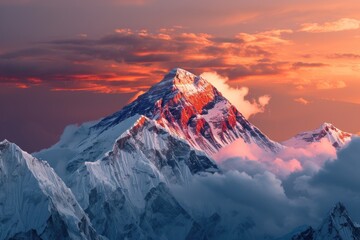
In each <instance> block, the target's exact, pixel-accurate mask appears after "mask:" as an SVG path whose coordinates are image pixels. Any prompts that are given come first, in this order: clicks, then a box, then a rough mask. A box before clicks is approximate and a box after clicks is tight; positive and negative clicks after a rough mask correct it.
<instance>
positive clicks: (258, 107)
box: [200, 72, 270, 119]
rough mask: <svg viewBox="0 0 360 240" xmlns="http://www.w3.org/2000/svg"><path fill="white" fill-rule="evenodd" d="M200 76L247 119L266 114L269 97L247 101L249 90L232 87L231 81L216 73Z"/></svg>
mask: <svg viewBox="0 0 360 240" xmlns="http://www.w3.org/2000/svg"><path fill="white" fill-rule="evenodd" d="M200 76H201V77H203V78H205V79H206V80H208V81H209V82H210V83H211V84H212V85H214V86H215V87H216V88H217V89H218V90H219V91H220V92H221V93H222V94H223V95H224V96H225V97H226V98H227V99H228V100H229V101H230V102H231V103H232V104H233V105H234V106H235V107H236V108H237V109H238V110H239V111H240V112H241V113H242V114H243V115H244V117H245V118H247V119H248V118H249V117H251V116H253V115H255V114H257V113H261V112H264V111H265V107H266V106H267V105H268V104H269V102H270V96H268V95H264V96H261V97H259V98H258V99H257V100H256V99H253V100H251V101H249V100H246V99H245V98H246V97H247V95H248V94H249V89H248V88H246V87H242V88H236V87H231V86H230V85H229V79H228V78H227V77H223V76H220V75H219V74H218V73H216V72H204V73H202V74H201V75H200Z"/></svg>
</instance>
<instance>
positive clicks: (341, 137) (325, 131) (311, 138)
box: [282, 123, 352, 149]
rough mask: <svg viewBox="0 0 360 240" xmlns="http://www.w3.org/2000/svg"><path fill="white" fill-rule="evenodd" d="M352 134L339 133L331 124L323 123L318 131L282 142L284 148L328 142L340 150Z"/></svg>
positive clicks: (298, 135) (301, 134) (305, 133)
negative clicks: (322, 141)
mask: <svg viewBox="0 0 360 240" xmlns="http://www.w3.org/2000/svg"><path fill="white" fill-rule="evenodd" d="M351 137H352V134H351V133H347V132H344V131H341V130H340V129H338V128H336V127H335V126H334V125H332V124H331V123H323V124H322V125H321V126H320V127H319V128H318V129H315V130H313V131H307V132H302V133H299V134H297V135H296V136H295V137H293V138H291V139H289V140H287V141H285V142H283V143H282V144H283V145H285V146H291V147H296V148H299V147H304V146H306V145H308V144H310V143H313V142H320V141H321V140H323V139H326V140H328V141H329V142H330V143H331V144H332V145H333V146H334V147H335V148H336V149H341V148H342V147H344V146H345V145H346V144H347V143H348V142H349V141H351Z"/></svg>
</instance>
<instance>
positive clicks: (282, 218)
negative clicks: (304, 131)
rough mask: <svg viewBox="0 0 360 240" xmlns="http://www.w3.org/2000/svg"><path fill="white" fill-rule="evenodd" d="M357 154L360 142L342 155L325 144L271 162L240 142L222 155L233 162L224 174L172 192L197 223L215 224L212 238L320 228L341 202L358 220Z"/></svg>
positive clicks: (259, 236)
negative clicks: (299, 228) (307, 226)
mask: <svg viewBox="0 0 360 240" xmlns="http://www.w3.org/2000/svg"><path fill="white" fill-rule="evenodd" d="M246 146H248V147H247V149H246ZM244 147H245V149H244ZM225 148H226V147H225ZM359 149H360V138H354V139H353V141H352V142H351V143H350V144H349V145H348V146H347V147H345V148H344V149H343V150H341V151H340V152H336V151H335V149H334V147H333V146H332V145H331V144H330V143H329V142H328V141H325V140H324V141H321V142H317V143H313V144H309V145H308V146H306V147H301V148H288V149H283V150H282V151H280V152H279V153H278V154H276V156H273V157H274V158H272V159H270V158H269V155H268V154H266V153H265V154H264V153H262V154H261V151H258V149H256V148H254V146H252V145H251V144H250V145H249V144H241V143H236V145H233V146H229V147H228V148H227V149H226V151H227V152H228V154H227V155H222V157H224V158H227V157H230V160H231V161H229V160H225V159H223V161H222V162H220V166H221V167H222V169H223V174H210V175H206V176H203V175H201V176H200V175H198V176H195V177H194V178H193V180H192V181H191V182H190V183H189V184H188V185H186V186H173V187H172V191H173V193H174V194H175V196H176V197H177V199H179V200H180V202H181V204H182V206H184V208H185V209H186V210H187V211H188V212H189V213H191V214H192V216H194V218H195V219H196V220H197V221H198V222H201V223H205V224H206V223H208V224H209V223H211V224H212V227H211V229H210V230H209V231H210V233H216V234H218V235H217V236H220V238H224V239H227V238H228V237H229V235H227V233H229V232H231V234H234V233H236V234H239V235H238V237H239V238H241V239H248V238H250V239H251V238H253V239H265V238H266V237H268V238H270V237H279V236H281V235H283V234H285V233H288V232H290V231H292V230H293V229H294V228H296V227H298V226H301V225H304V224H307V225H313V226H318V225H319V224H320V223H321V221H322V219H323V218H324V217H325V216H326V214H327V213H328V211H329V210H330V209H331V208H332V206H333V205H334V204H335V203H337V202H338V201H342V202H344V203H345V205H346V206H347V207H348V209H349V212H350V214H351V215H352V216H353V217H354V220H355V221H358V220H359V219H360V204H359V202H358V199H359V197H360V186H359V183H360V179H359V174H358V169H359V168H360V162H359V157H358V156H359ZM244 152H245V153H244ZM236 155H238V156H241V157H240V158H236V157H235V156H236ZM254 158H256V159H254ZM218 160H219V159H218ZM224 160H225V161H224ZM229 163H231V164H230V165H226V164H229ZM266 163H268V164H266ZM274 169H277V170H278V171H280V170H282V171H287V172H288V175H283V174H282V173H280V172H277V171H274ZM214 214H217V218H215V217H214ZM210 219H212V220H210ZM214 219H217V220H216V221H214ZM244 226H246V227H244ZM232 236H233V235H232Z"/></svg>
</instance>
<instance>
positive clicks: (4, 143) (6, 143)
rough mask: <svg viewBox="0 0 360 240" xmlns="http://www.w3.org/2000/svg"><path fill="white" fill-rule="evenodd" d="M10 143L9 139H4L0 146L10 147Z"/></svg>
mask: <svg viewBox="0 0 360 240" xmlns="http://www.w3.org/2000/svg"><path fill="white" fill-rule="evenodd" d="M8 144H10V142H9V141H8V140H7V139H4V140H2V141H1V142H0V145H8Z"/></svg>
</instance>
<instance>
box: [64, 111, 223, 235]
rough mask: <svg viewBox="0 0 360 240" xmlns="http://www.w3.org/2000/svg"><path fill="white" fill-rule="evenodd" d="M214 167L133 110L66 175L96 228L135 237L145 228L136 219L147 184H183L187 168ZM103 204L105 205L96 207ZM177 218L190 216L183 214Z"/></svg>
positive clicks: (209, 170)
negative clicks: (129, 122)
mask: <svg viewBox="0 0 360 240" xmlns="http://www.w3.org/2000/svg"><path fill="white" fill-rule="evenodd" d="M217 171H218V168H217V166H216V164H215V163H214V162H213V161H212V160H211V159H210V158H208V157H207V156H206V155H205V154H204V153H203V152H200V151H198V150H196V149H194V148H193V147H192V146H191V145H189V144H188V143H187V142H186V141H185V140H183V139H181V138H179V137H177V136H176V135H172V134H171V133H169V132H168V131H167V130H166V129H165V128H163V127H161V126H160V125H159V124H158V123H157V122H155V121H154V120H150V119H148V118H147V117H145V116H138V120H137V121H136V122H135V123H134V125H133V126H132V127H131V128H130V129H129V130H127V131H126V132H124V133H123V134H122V135H121V136H120V137H119V138H118V139H117V140H116V143H115V145H114V147H113V150H112V151H111V152H108V153H107V154H106V156H104V157H103V158H102V159H99V160H97V161H95V162H85V164H84V165H82V167H81V168H79V169H78V170H77V171H75V172H74V173H73V174H71V175H70V177H69V178H68V184H69V186H70V188H71V189H72V190H73V192H74V194H75V196H76V198H77V199H78V201H79V202H80V204H81V206H82V207H83V209H85V211H86V212H87V213H88V214H89V216H90V219H91V221H92V223H93V225H94V227H95V228H96V230H97V231H98V232H99V233H100V234H103V235H105V236H107V237H109V238H110V239H117V238H119V237H121V238H124V237H128V236H129V235H131V236H137V237H136V238H139V237H140V236H143V235H144V233H143V232H144V231H145V232H147V230H144V229H143V227H142V225H141V222H142V221H145V220H141V219H142V218H141V214H145V213H147V214H149V211H150V210H151V209H152V208H151V209H147V208H148V205H149V204H150V203H149V202H148V201H150V200H151V199H152V198H150V197H148V194H149V192H150V191H151V190H152V189H157V188H158V187H159V185H161V184H187V183H188V182H190V180H191V177H192V174H196V173H203V174H206V173H209V174H211V173H213V172H217ZM160 189H163V188H160ZM162 198H163V200H162V203H163V204H170V203H168V202H167V201H169V202H175V201H176V200H175V199H174V197H172V196H171V193H170V192H167V194H166V195H164V196H162ZM173 204H175V203H172V205H173ZM103 208H106V209H109V211H105V212H101V213H99V209H103ZM152 210H154V211H155V210H156V209H152ZM144 211H145V213H143V212H144ZM156 211H158V210H156ZM182 211H184V210H182ZM158 221H160V219H158ZM183 221H189V222H192V220H191V219H190V218H187V217H186V218H184V219H183ZM139 222H140V224H139ZM184 224H185V223H184ZM186 224H191V223H186ZM129 226H132V227H131V228H130V229H129ZM146 226H148V225H146ZM172 227H174V226H172ZM154 231H155V230H154ZM178 235H179V236H180V233H178ZM183 237H184V236H183ZM169 239H170V238H169ZM171 239H173V238H171Z"/></svg>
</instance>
